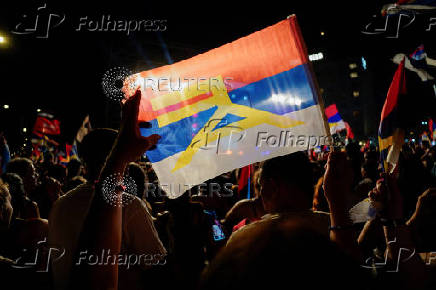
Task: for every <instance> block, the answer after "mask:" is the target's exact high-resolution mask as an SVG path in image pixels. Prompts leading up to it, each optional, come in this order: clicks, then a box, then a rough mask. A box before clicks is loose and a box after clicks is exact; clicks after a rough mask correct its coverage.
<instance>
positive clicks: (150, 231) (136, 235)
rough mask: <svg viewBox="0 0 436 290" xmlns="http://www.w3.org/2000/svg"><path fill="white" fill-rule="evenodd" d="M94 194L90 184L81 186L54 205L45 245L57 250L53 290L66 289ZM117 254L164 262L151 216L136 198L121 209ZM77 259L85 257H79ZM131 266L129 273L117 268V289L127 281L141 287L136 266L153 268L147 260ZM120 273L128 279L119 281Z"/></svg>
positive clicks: (163, 252)
mask: <svg viewBox="0 0 436 290" xmlns="http://www.w3.org/2000/svg"><path fill="white" fill-rule="evenodd" d="M93 194H94V189H93V186H92V184H83V185H80V186H78V187H76V188H75V189H73V190H71V191H69V192H68V193H66V194H65V195H63V196H61V197H60V198H59V200H57V201H56V202H55V204H54V205H53V208H52V210H51V212H50V217H49V235H48V243H49V246H50V247H52V248H56V249H57V250H56V252H57V253H58V255H57V256H58V257H55V258H54V259H53V257H52V263H51V264H52V270H53V271H52V272H53V282H54V283H53V284H54V286H55V289H56V290H58V289H59V290H61V289H62V290H63V289H67V288H68V281H69V277H70V274H71V269H72V266H73V259H74V254H75V251H76V247H77V243H78V239H79V236H80V233H81V230H82V226H83V222H84V220H85V218H86V216H87V215H88V211H89V207H90V205H91V201H92V197H93ZM64 250H65V252H64V254H63V255H62V257H60V254H61V253H62V252H63V251H64ZM103 254H104V253H103ZM107 254H108V253H106V255H107ZM120 254H124V255H125V256H128V255H129V254H135V255H143V256H142V258H144V257H145V255H147V257H149V256H150V255H153V256H158V257H159V256H160V257H161V259H162V260H164V258H165V255H166V250H165V248H164V246H163V245H162V242H161V241H160V240H159V236H158V234H157V231H156V229H155V227H154V225H153V219H152V216H151V214H150V213H149V211H148V210H147V207H146V205H145V203H144V202H143V201H142V200H141V199H139V198H137V197H136V198H135V199H134V200H133V201H132V202H130V203H129V204H128V205H127V206H126V207H123V215H122V245H121V253H120ZM80 256H83V257H85V256H86V255H85V254H84V255H82V254H81V255H80ZM79 258H80V257H79ZM82 261H86V260H82ZM106 261H107V260H106ZM109 261H111V260H109ZM92 262H94V261H92ZM133 262H134V259H132V265H131V266H129V267H130V268H129V270H125V271H123V269H121V268H122V267H120V272H119V288H120V289H122V288H125V287H122V285H121V284H122V283H123V281H126V280H128V282H129V283H128V284H134V283H140V282H139V281H140V277H138V275H140V274H141V271H140V269H139V267H137V266H138V265H139V266H140V267H141V268H142V269H146V268H148V267H150V266H151V265H152V263H151V262H150V259H149V260H148V262H149V263H147V262H141V263H140V262H136V264H135V265H133ZM76 263H78V261H74V264H76ZM160 264H161V265H163V264H164V261H163V262H162V261H161V263H160ZM123 273H124V274H127V275H128V278H127V279H123V278H122V277H121V276H123ZM134 276H136V277H134ZM139 286H140V285H138V289H141V287H139ZM129 288H130V287H129ZM133 289H136V288H133Z"/></svg>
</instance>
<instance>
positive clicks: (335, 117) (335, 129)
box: [325, 104, 354, 139]
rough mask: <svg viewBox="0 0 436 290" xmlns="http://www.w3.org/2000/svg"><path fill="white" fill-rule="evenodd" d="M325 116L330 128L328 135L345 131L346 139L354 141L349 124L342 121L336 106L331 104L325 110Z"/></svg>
mask: <svg viewBox="0 0 436 290" xmlns="http://www.w3.org/2000/svg"><path fill="white" fill-rule="evenodd" d="M325 114H326V116H327V122H328V124H329V127H330V134H337V133H339V132H340V131H342V130H347V139H354V133H353V131H352V130H351V127H350V124H348V122H345V121H344V120H342V117H341V115H340V114H339V111H338V108H337V107H336V104H332V105H330V106H328V107H327V108H325Z"/></svg>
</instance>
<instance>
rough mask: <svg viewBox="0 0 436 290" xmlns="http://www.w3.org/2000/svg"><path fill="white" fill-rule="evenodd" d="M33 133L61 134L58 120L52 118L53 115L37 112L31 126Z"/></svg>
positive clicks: (41, 134) (42, 134) (40, 134)
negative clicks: (33, 123)
mask: <svg viewBox="0 0 436 290" xmlns="http://www.w3.org/2000/svg"><path fill="white" fill-rule="evenodd" d="M33 134H35V135H37V136H39V137H42V136H44V135H59V134H61V127H60V122H59V120H56V119H54V117H53V115H50V114H47V113H39V114H38V116H37V117H36V121H35V125H34V127H33Z"/></svg>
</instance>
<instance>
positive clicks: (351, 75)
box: [350, 72, 359, 79]
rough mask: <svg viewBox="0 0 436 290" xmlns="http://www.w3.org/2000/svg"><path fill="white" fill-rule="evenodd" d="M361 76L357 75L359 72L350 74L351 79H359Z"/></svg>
mask: <svg viewBox="0 0 436 290" xmlns="http://www.w3.org/2000/svg"><path fill="white" fill-rule="evenodd" d="M358 76H359V75H358V74H357V72H352V73H350V78H352V79H354V78H357V77H358Z"/></svg>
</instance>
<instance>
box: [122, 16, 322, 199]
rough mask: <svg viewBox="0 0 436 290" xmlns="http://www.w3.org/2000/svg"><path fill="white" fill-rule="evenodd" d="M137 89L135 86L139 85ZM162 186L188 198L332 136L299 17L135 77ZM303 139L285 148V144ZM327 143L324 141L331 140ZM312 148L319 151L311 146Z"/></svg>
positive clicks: (127, 86)
mask: <svg viewBox="0 0 436 290" xmlns="http://www.w3.org/2000/svg"><path fill="white" fill-rule="evenodd" d="M132 84H133V85H132ZM137 88H139V89H140V90H141V92H142V99H141V105H140V112H139V121H148V122H150V123H151V128H146V129H141V132H142V134H143V135H150V134H159V135H161V136H162V138H161V139H160V140H159V143H158V145H157V149H155V150H153V151H149V152H147V157H148V158H149V160H150V161H151V162H152V164H153V168H154V170H155V171H156V173H157V175H158V177H159V180H160V182H161V183H162V184H170V185H171V184H174V185H175V187H177V188H182V189H181V190H180V191H178V192H170V193H169V194H170V196H171V197H177V196H178V195H180V194H182V193H183V192H184V190H187V189H189V188H190V187H192V186H194V185H197V184H199V183H202V182H204V181H205V180H208V179H210V178H213V177H215V176H218V175H220V174H222V173H225V172H228V171H230V170H233V169H235V168H241V167H244V166H247V165H249V164H252V163H255V162H259V161H263V160H266V159H270V158H273V157H276V156H281V155H286V154H290V153H293V152H296V151H299V150H307V149H308V148H313V147H316V146H319V145H320V144H315V142H313V140H312V141H310V140H309V139H310V136H313V139H317V140H316V141H319V140H322V141H319V142H316V143H321V142H322V143H324V141H325V137H326V136H327V134H328V132H327V130H326V124H325V121H324V116H323V106H322V104H320V101H319V98H318V92H317V87H316V84H315V80H314V77H313V74H312V72H311V68H310V64H309V59H308V55H307V51H306V48H305V44H304V41H303V38H302V36H301V32H300V29H299V27H298V23H297V20H296V17H295V16H294V15H293V16H290V17H289V18H288V19H286V20H284V21H281V22H279V23H277V24H275V25H272V26H270V27H267V28H265V29H263V30H261V31H258V32H255V33H253V34H251V35H249V36H246V37H243V38H241V39H238V40H236V41H234V42H232V43H228V44H226V45H223V46H221V47H219V48H216V49H213V50H211V51H209V52H206V53H204V54H200V55H197V56H195V57H193V58H190V59H188V60H184V61H180V62H178V63H175V64H172V65H167V66H163V67H159V68H156V69H153V70H149V71H144V72H141V73H139V74H135V75H133V76H131V77H129V83H127V82H126V83H125V86H124V90H125V92H126V94H127V95H132V94H133V93H134V90H136V89H137ZM284 132H285V133H286V139H287V140H288V141H289V139H291V137H292V136H303V138H305V140H300V141H302V142H299V143H298V142H286V144H282V143H280V142H277V141H278V140H279V139H280V141H282V139H281V136H284V135H285V133H284ZM323 138H324V139H323ZM309 143H311V144H309Z"/></svg>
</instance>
